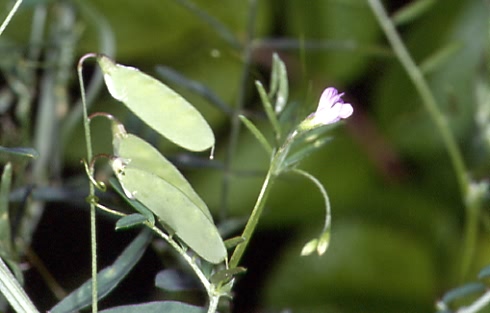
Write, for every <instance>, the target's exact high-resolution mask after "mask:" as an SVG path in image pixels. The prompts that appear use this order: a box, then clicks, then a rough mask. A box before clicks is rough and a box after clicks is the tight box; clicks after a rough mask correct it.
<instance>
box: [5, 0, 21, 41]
mask: <svg viewBox="0 0 490 313" xmlns="http://www.w3.org/2000/svg"><path fill="white" fill-rule="evenodd" d="M21 3H22V0H17V1H16V2H15V4H14V6H13V7H12V9H11V10H10V12H9V14H8V15H7V17H6V18H5V20H4V21H3V23H2V25H1V26H0V36H1V35H2V34H3V31H4V30H5V28H7V26H8V24H9V23H10V21H11V20H12V18H13V17H14V15H15V12H17V9H18V8H19V6H20V4H21Z"/></svg>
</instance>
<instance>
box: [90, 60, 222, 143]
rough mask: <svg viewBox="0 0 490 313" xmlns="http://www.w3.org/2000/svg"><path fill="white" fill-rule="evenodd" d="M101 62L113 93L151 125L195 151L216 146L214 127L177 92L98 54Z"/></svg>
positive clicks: (105, 78) (173, 140)
mask: <svg viewBox="0 0 490 313" xmlns="http://www.w3.org/2000/svg"><path fill="white" fill-rule="evenodd" d="M97 61H98V63H99V65H100V67H101V69H102V71H103V72H104V80H105V83H106V86H107V89H108V90H109V93H110V94H111V95H112V96H113V97H114V98H115V99H116V100H119V101H121V102H123V103H124V104H125V105H126V106H127V107H128V108H129V109H130V110H131V111H132V112H133V113H134V114H136V115H137V116H138V117H139V118H141V119H142V120H143V121H144V122H145V123H146V124H147V125H148V126H150V127H151V128H153V129H154V130H155V131H157V132H158V133H160V134H161V135H162V136H164V137H166V138H167V139H169V140H170V141H172V142H174V143H175V144H177V145H179V146H181V147H183V148H185V149H188V150H191V151H203V150H206V149H209V148H211V147H212V146H213V145H214V134H213V132H212V130H211V127H210V126H209V125H208V123H207V122H206V121H205V120H204V118H203V117H202V115H201V114H200V113H199V111H197V110H196V109H195V108H194V107H193V106H192V105H191V104H190V103H189V102H187V100H185V99H184V98H183V97H181V96H180V95H179V94H177V93H176V92H175V91H173V90H172V89H170V88H169V87H167V86H166V85H164V84H163V83H161V82H160V81H158V80H156V79H155V78H153V77H151V76H149V75H147V74H145V73H143V72H141V71H139V70H138V69H136V68H134V67H128V66H124V65H120V64H116V63H115V62H114V61H113V60H111V59H109V58H108V57H106V56H104V55H98V57H97Z"/></svg>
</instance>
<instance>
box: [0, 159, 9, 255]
mask: <svg viewBox="0 0 490 313" xmlns="http://www.w3.org/2000/svg"><path fill="white" fill-rule="evenodd" d="M11 182H12V164H11V163H7V164H6V165H5V166H4V168H3V174H2V178H1V181H0V256H8V255H9V254H10V253H11V252H12V247H11V245H12V243H11V240H12V239H11V234H10V220H9V194H10V184H11Z"/></svg>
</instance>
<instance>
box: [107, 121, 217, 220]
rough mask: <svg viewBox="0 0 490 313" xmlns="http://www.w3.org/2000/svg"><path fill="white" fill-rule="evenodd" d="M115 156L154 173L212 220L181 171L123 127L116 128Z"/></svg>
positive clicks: (206, 208) (135, 166)
mask: <svg viewBox="0 0 490 313" xmlns="http://www.w3.org/2000/svg"><path fill="white" fill-rule="evenodd" d="M113 129H114V139H113V145H114V155H116V156H118V157H120V158H123V159H124V160H127V162H128V163H129V164H131V167H133V168H138V169H140V170H143V171H146V172H149V173H153V174H155V175H156V176H158V177H160V178H161V179H163V180H165V181H166V182H167V183H168V184H170V185H172V186H173V187H175V188H176V189H178V190H180V191H181V192H182V193H184V194H185V196H186V197H188V198H189V199H190V200H191V201H192V202H193V203H194V204H195V205H196V206H197V207H198V208H199V209H200V210H201V211H202V212H203V213H204V215H205V216H206V217H207V218H208V219H209V220H210V221H213V218H212V216H211V213H210V212H209V209H208V207H207V205H206V203H204V201H202V199H201V198H200V197H199V195H198V194H197V193H196V192H195V191H194V189H193V188H192V186H191V185H190V184H189V182H188V181H187V180H186V179H185V177H184V176H183V175H182V174H181V173H180V171H179V170H178V169H177V168H176V167H175V166H174V165H173V164H172V163H170V162H169V161H168V160H167V159H166V158H165V157H164V156H163V155H162V154H161V153H160V152H158V150H157V149H155V148H154V147H153V146H152V145H150V144H149V143H148V142H146V141H144V140H143V139H141V138H139V137H138V136H135V135H133V134H127V133H126V132H125V131H124V128H123V127H121V125H118V126H117V127H114V128H113Z"/></svg>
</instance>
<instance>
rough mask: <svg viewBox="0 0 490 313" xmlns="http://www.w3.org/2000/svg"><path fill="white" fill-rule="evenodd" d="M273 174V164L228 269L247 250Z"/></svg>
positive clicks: (235, 264) (236, 263)
mask: <svg viewBox="0 0 490 313" xmlns="http://www.w3.org/2000/svg"><path fill="white" fill-rule="evenodd" d="M272 162H274V161H272ZM273 172H274V164H271V167H270V169H269V171H268V172H267V176H266V177H265V180H264V183H263V184H262V188H261V190H260V194H259V197H258V198H257V202H256V203H255V206H254V209H253V211H252V214H251V215H250V218H249V219H248V222H247V225H245V229H244V230H243V233H242V235H241V237H242V238H244V241H243V242H242V243H240V244H239V245H238V246H237V247H236V249H235V251H233V254H232V256H231V258H230V268H234V267H237V266H238V263H239V262H240V260H241V258H242V256H243V253H244V252H245V249H246V248H247V245H248V243H249V242H250V239H251V237H252V235H253V233H254V231H255V228H256V227H257V224H258V222H259V219H260V216H261V215H262V211H263V209H264V206H265V203H266V200H267V197H268V195H269V192H270V189H271V187H272V183H273V179H274V177H275V176H273Z"/></svg>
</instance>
